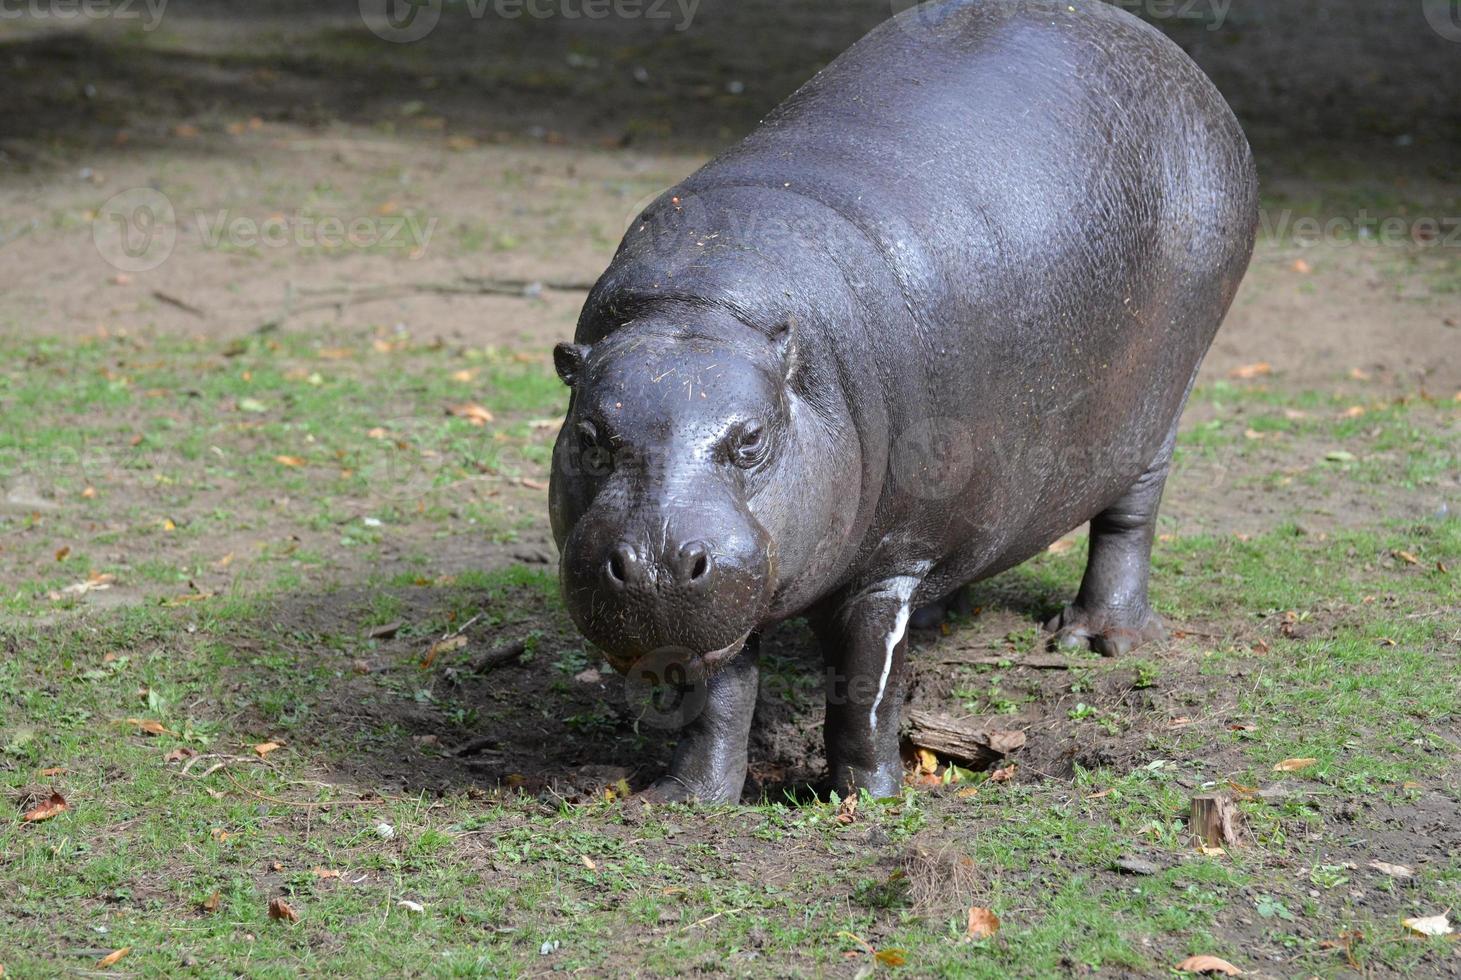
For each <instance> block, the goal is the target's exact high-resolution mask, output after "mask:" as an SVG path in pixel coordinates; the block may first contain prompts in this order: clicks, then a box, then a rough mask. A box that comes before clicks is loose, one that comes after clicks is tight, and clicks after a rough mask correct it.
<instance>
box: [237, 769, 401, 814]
mask: <svg viewBox="0 0 1461 980" xmlns="http://www.w3.org/2000/svg"><path fill="white" fill-rule="evenodd" d="M224 775H225V776H227V777H228V781H229V782H231V783H233V785H234V786H236V787H238V789H239V790H240V791H242V792H244V793H247V794H249V795H250V796H252V797H253V798H254V799H256V800H263V801H264V802H265V803H277V804H278V805H279V806H299V807H317V806H359V805H362V804H377V805H379V804H383V803H388V802H390V801H389V800H387V799H386V798H385V797H384V796H382V797H380V798H379V799H374V800H364V799H361V800H281V799H279V798H278V797H276V796H269V795H267V794H265V793H256V792H254V791H253V790H251V789H249V788H248V787H247V786H245V785H244V784H243V783H241V782H239V781H238V780H237V779H234V778H233V774H232V773H228V772H225V773H224Z"/></svg>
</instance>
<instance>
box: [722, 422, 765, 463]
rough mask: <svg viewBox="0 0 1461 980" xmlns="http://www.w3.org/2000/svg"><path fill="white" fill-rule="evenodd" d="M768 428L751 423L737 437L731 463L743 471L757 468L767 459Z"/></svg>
mask: <svg viewBox="0 0 1461 980" xmlns="http://www.w3.org/2000/svg"><path fill="white" fill-rule="evenodd" d="M769 443H770V440H769V439H767V437H766V427H765V426H764V425H762V424H761V423H759V422H749V423H747V424H746V425H745V426H744V427H742V429H741V431H740V432H739V433H737V435H736V436H735V440H734V442H733V444H732V449H731V462H733V463H735V464H736V465H737V466H739V467H741V468H743V469H750V468H751V467H753V466H757V465H759V464H760V463H761V461H762V460H764V459H765V458H766V447H767V446H768V445H769Z"/></svg>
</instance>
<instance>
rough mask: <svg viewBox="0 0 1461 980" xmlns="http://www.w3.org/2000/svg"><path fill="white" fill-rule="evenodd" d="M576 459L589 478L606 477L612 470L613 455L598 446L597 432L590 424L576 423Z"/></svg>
mask: <svg viewBox="0 0 1461 980" xmlns="http://www.w3.org/2000/svg"><path fill="white" fill-rule="evenodd" d="M578 450H579V452H578V458H579V461H580V462H581V463H582V465H583V472H584V473H586V474H588V475H589V476H608V475H609V473H610V472H611V471H612V470H613V469H614V454H613V453H611V452H610V451H609V449H608V447H606V446H604V445H602V444H600V441H599V430H598V428H597V427H595V426H594V424H593V423H592V422H580V423H578Z"/></svg>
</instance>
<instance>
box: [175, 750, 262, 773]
mask: <svg viewBox="0 0 1461 980" xmlns="http://www.w3.org/2000/svg"><path fill="white" fill-rule="evenodd" d="M204 759H222V760H223V761H222V762H219V763H216V764H215V765H213V766H210V767H209V768H208V769H207V770H206V771H204V772H202V773H200V774H199V775H197V776H194V777H193V778H194V779H202V778H203V777H204V776H209V775H212V774H213V773H215V772H217V771H218V770H219V769H222V768H223V767H224V766H228V765H232V764H233V763H235V762H249V763H257V762H263V761H264V760H263V759H254V758H251V757H249V756H246V755H224V754H223V753H220V752H209V753H205V754H203V755H195V756H193V757H192V758H191V759H189V760H188V761H187V762H185V763H183V767H182V769H180V770H178V771H179V772H180V773H182V774H183V775H184V776H186V775H188V770H190V769H192V768H193V766H195V765H197V764H198V763H200V762H202V761H203V760H204Z"/></svg>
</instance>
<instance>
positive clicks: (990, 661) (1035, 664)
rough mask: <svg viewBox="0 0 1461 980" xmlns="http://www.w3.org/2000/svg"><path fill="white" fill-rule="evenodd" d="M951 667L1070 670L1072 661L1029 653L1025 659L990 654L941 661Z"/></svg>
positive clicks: (1050, 655)
mask: <svg viewBox="0 0 1461 980" xmlns="http://www.w3.org/2000/svg"><path fill="white" fill-rule="evenodd" d="M939 663H940V664H946V665H948V666H950V667H1003V666H1004V665H1005V664H1008V665H1009V666H1011V667H1028V668H1029V669H1031V670H1069V669H1070V661H1069V660H1067V659H1066V658H1065V657H1064V656H1063V655H1061V654H1058V653H1028V654H1026V655H1024V656H1023V657H1018V656H1014V655H1007V656H1000V655H998V654H988V655H981V656H973V657H945V658H944V659H942V660H940V661H939Z"/></svg>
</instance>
